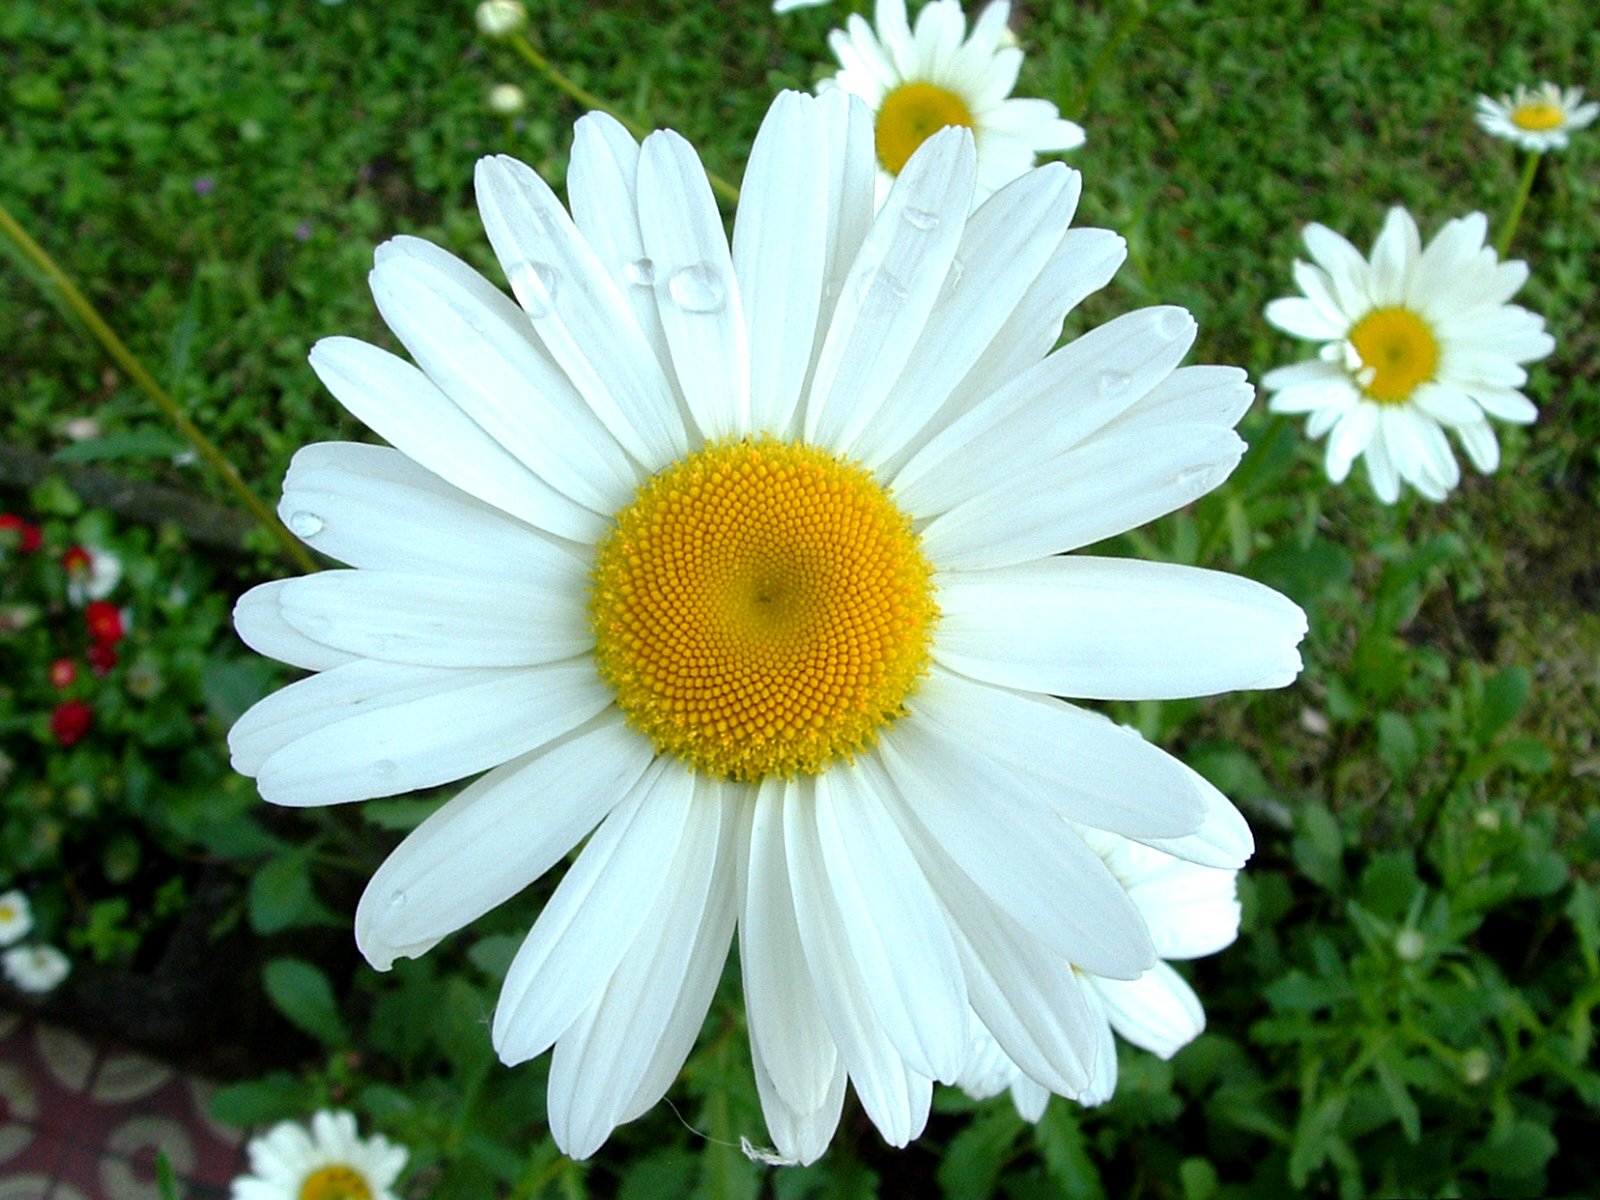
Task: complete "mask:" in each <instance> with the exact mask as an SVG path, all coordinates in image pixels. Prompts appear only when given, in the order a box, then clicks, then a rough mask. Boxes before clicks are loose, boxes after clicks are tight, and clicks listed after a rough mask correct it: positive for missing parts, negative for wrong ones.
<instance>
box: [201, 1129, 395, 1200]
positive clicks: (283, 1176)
mask: <svg viewBox="0 0 1600 1200" xmlns="http://www.w3.org/2000/svg"><path fill="white" fill-rule="evenodd" d="M248 1149H249V1154H250V1174H248V1175H241V1176H239V1178H237V1179H235V1180H234V1181H233V1192H232V1200H396V1196H395V1193H394V1191H393V1190H392V1189H393V1188H394V1182H395V1180H396V1179H398V1178H399V1177H400V1172H401V1171H402V1170H404V1169H405V1165H406V1149H405V1147H404V1146H396V1145H394V1144H393V1143H392V1142H390V1141H389V1139H388V1138H385V1137H383V1136H382V1135H379V1134H374V1135H373V1136H372V1137H370V1138H363V1137H362V1136H361V1135H360V1132H359V1131H358V1130H357V1128H356V1119H355V1117H354V1116H353V1115H352V1114H350V1113H348V1112H344V1111H333V1112H328V1111H323V1112H319V1113H316V1114H314V1115H313V1116H312V1118H311V1129H310V1131H309V1132H308V1131H307V1130H306V1127H305V1126H304V1125H301V1124H300V1123H299V1122H297V1121H282V1122H280V1123H278V1124H277V1125H274V1126H273V1127H272V1128H271V1129H269V1130H268V1131H267V1132H266V1133H264V1134H262V1135H261V1136H260V1137H255V1138H251V1139H250V1145H249V1147H248Z"/></svg>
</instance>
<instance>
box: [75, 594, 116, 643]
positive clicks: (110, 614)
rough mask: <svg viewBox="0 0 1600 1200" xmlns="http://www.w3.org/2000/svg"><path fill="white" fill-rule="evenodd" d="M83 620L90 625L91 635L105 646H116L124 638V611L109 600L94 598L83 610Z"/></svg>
mask: <svg viewBox="0 0 1600 1200" xmlns="http://www.w3.org/2000/svg"><path fill="white" fill-rule="evenodd" d="M83 620H84V623H85V624H86V625H88V627H89V636H90V637H92V638H93V639H94V640H95V641H97V642H99V643H100V644H101V645H104V646H115V645H116V644H117V643H118V642H120V641H121V640H122V635H123V632H124V630H123V628H122V613H121V611H120V610H119V609H118V608H117V606H116V605H115V604H112V603H111V602H110V601H109V600H93V601H90V603H89V604H88V606H87V607H85V608H84V610H83Z"/></svg>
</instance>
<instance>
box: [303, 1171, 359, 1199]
mask: <svg viewBox="0 0 1600 1200" xmlns="http://www.w3.org/2000/svg"><path fill="white" fill-rule="evenodd" d="M300 1200H372V1189H371V1188H370V1187H368V1186H367V1177H366V1176H365V1175H363V1174H362V1173H361V1172H360V1171H357V1170H356V1169H355V1168H354V1167H346V1166H343V1165H338V1166H332V1167H319V1168H317V1169H316V1170H315V1171H313V1172H311V1174H309V1175H307V1176H306V1181H305V1182H304V1183H302V1184H301V1185H300Z"/></svg>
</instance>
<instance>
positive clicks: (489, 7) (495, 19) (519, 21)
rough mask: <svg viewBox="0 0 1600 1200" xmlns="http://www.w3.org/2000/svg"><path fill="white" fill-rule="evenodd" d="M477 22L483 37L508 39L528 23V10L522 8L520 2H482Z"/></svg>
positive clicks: (486, 0)
mask: <svg viewBox="0 0 1600 1200" xmlns="http://www.w3.org/2000/svg"><path fill="white" fill-rule="evenodd" d="M477 21H478V32H479V33H481V34H483V36H484V37H491V38H503V37H510V36H511V35H512V34H513V33H516V32H517V30H519V29H521V28H522V27H523V26H524V25H526V24H527V23H528V10H527V9H525V8H523V7H522V0H483V3H482V4H480V5H478V12H477Z"/></svg>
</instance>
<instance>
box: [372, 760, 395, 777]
mask: <svg viewBox="0 0 1600 1200" xmlns="http://www.w3.org/2000/svg"><path fill="white" fill-rule="evenodd" d="M399 769H400V768H399V765H398V764H397V763H396V762H395V761H394V759H392V758H380V759H379V760H378V761H377V762H375V763H373V764H372V773H373V774H374V775H376V776H377V777H378V778H379V779H389V778H391V777H392V776H393V775H394V773H395V772H396V771H397V770H399Z"/></svg>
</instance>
